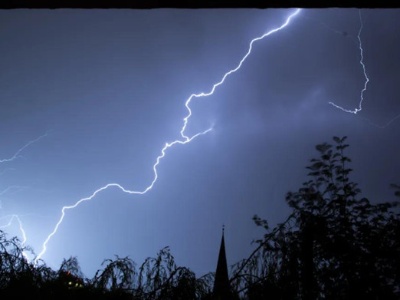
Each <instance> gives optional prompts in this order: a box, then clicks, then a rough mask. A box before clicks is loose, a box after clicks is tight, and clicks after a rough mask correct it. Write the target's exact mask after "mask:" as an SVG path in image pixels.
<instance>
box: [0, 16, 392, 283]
mask: <svg viewBox="0 0 400 300" xmlns="http://www.w3.org/2000/svg"><path fill="white" fill-rule="evenodd" d="M294 11H295V9H289V8H288V9H251V8H248V9H228V8H226V9H195V10H192V9H173V8H170V9H168V8H164V9H161V8H160V9H151V10H139V9H137V10H135V9H105V10H101V9H90V10H85V9H57V10H50V9H41V10H40V9H16V10H2V11H0V53H1V56H0V105H1V106H0V107H1V109H0V161H1V163H0V201H1V202H0V203H1V206H0V207H1V208H0V217H1V219H0V221H1V223H0V226H5V225H7V224H9V226H5V227H2V229H3V230H5V231H6V232H7V233H8V234H9V235H10V236H13V235H16V236H18V237H19V238H20V239H23V235H22V231H21V230H20V228H19V224H18V222H17V219H16V218H14V219H11V217H12V215H18V217H19V219H20V220H21V223H22V224H23V228H24V232H25V233H26V244H27V245H29V246H31V247H33V249H34V251H35V253H36V254H38V253H40V252H41V251H42V250H43V243H44V242H45V240H46V238H47V237H48V236H49V234H50V233H51V232H53V230H54V229H55V226H56V224H57V222H59V220H60V217H61V213H62V208H63V206H71V205H74V204H76V203H77V202H78V201H79V200H80V199H83V198H85V197H89V196H91V195H92V194H93V193H94V192H95V191H96V190H98V189H99V188H101V187H104V186H106V185H107V184H108V183H117V184H119V185H121V186H123V187H124V188H126V189H129V190H134V191H143V190H144V189H146V187H148V186H149V185H150V184H151V182H152V181H153V179H154V172H153V165H154V164H155V163H156V159H157V157H158V156H159V155H161V150H162V149H163V147H164V146H165V143H167V142H173V141H174V140H177V139H181V140H182V137H181V136H180V131H181V128H182V126H183V124H184V121H183V118H184V117H185V116H187V115H188V110H187V109H186V107H185V102H186V100H187V99H188V98H189V97H190V95H191V94H193V93H201V92H205V93H208V92H210V90H211V89H212V86H213V84H215V83H217V82H219V81H220V80H221V79H222V78H223V76H224V74H225V73H226V72H228V71H230V70H232V69H235V68H236V67H237V66H238V64H239V62H240V61H241V59H242V58H243V57H244V56H245V55H246V53H247V52H248V50H249V45H250V42H251V40H252V39H254V38H256V37H259V36H262V35H263V34H264V33H267V32H269V31H270V30H272V29H274V28H278V27H280V26H281V25H282V24H284V22H285V20H286V18H287V17H288V16H289V15H290V14H292V13H293V12H294ZM360 14H361V20H362V22H360ZM361 25H362V30H361V34H360V35H359V32H360V26H361ZM399 27H400V10H398V9H362V10H361V11H359V10H358V9H355V8H324V9H303V10H302V11H301V12H300V13H299V14H298V15H296V16H295V17H293V18H292V20H291V23H290V24H288V26H287V27H285V28H284V29H283V30H281V31H279V32H276V33H274V34H271V35H270V36H268V37H265V38H264V39H262V40H259V41H257V42H255V43H253V45H252V46H253V47H252V52H251V54H250V55H249V56H248V57H247V59H246V60H245V61H244V62H243V64H242V66H241V68H240V69H239V70H238V71H236V72H235V73H232V74H231V75H230V76H228V77H227V78H226V80H225V81H224V83H223V84H222V85H220V86H218V87H217V89H216V90H215V92H214V94H213V95H211V96H209V97H202V98H193V100H192V101H191V102H190V107H191V110H192V115H191V117H190V118H189V120H188V124H187V127H186V130H185V133H186V134H187V135H188V136H192V135H194V134H196V133H197V132H201V131H204V130H207V129H208V128H210V127H212V128H213V130H212V131H210V132H208V133H207V134H205V135H202V136H199V137H197V138H196V139H194V140H192V141H191V142H190V143H187V144H185V145H179V144H176V145H174V146H173V147H171V148H169V149H168V150H167V151H166V155H165V157H163V158H162V159H161V160H160V163H159V165H158V167H157V173H158V178H157V181H156V182H155V184H154V186H153V188H152V189H151V190H149V191H148V192H147V193H146V194H144V195H138V194H127V193H124V192H122V191H121V190H120V189H118V188H116V187H110V188H107V189H105V190H103V191H101V192H99V193H98V194H97V195H96V196H95V197H93V198H92V199H91V200H90V201H85V202H81V203H80V204H79V205H78V206H77V207H76V208H74V209H70V210H67V211H65V217H64V219H63V221H62V223H61V224H60V226H59V227H58V230H57V232H56V233H55V234H54V235H53V236H52V237H51V238H50V239H49V240H48V243H47V250H46V251H45V253H44V254H43V255H42V256H41V258H42V259H43V260H44V261H45V262H46V264H48V265H49V266H50V267H52V268H55V269H56V268H58V267H59V265H60V264H61V262H62V259H63V258H68V257H70V256H76V257H77V258H78V261H79V263H80V265H81V267H82V271H83V273H84V274H85V276H87V277H92V276H93V275H94V273H95V271H96V270H98V269H100V268H101V263H102V262H103V260H104V259H106V258H114V257H115V255H118V256H120V257H124V256H129V257H131V258H132V259H133V260H134V261H136V262H137V263H138V264H140V263H142V262H143V261H144V259H145V258H146V257H148V256H154V255H155V254H156V253H157V252H158V251H159V250H160V249H161V248H163V247H165V246H170V248H171V252H172V254H173V255H174V256H175V259H176V262H177V263H178V264H179V265H182V266H186V267H189V268H191V269H192V270H193V271H194V272H195V273H196V275H198V276H201V275H203V274H205V273H207V272H210V271H215V267H216V261H217V256H218V250H219V241H220V238H221V227H222V225H223V224H225V228H226V230H225V243H226V250H227V259H228V264H229V265H231V264H233V263H235V262H237V261H239V260H240V259H243V258H245V257H247V256H248V255H249V254H250V253H251V251H252V249H253V245H251V242H252V240H253V239H257V238H260V237H261V235H262V234H263V232H262V231H261V230H260V229H258V228H257V227H256V226H255V225H254V223H253V221H252V216H253V215H254V214H258V215H259V216H261V217H262V218H265V219H267V220H268V221H269V222H270V224H271V225H274V224H275V223H276V222H279V221H283V220H284V219H285V217H286V216H287V214H288V213H289V209H288V207H287V205H286V203H285V200H284V199H285V195H286V193H287V192H288V191H294V190H296V189H298V188H299V187H300V186H301V184H302V183H303V182H304V181H306V179H307V177H306V174H307V170H306V169H305V167H306V165H307V164H308V161H309V159H311V158H312V157H315V156H316V155H317V152H316V151H315V150H314V146H315V145H316V144H317V143H321V142H325V141H326V142H330V141H331V139H332V137H333V136H348V143H349V144H350V148H349V150H348V155H349V156H350V158H351V159H352V163H351V165H350V166H351V167H352V168H353V169H354V172H353V177H352V179H353V180H354V181H355V182H357V183H358V184H359V187H360V188H361V190H362V195H363V196H365V197H367V198H369V199H370V200H371V201H373V202H378V201H391V200H393V199H394V197H393V191H392V190H391V189H390V188H389V185H390V183H400V178H399V173H398V170H399V169H400V161H399V159H398V153H399V152H400V143H399V133H400V117H399V118H397V119H395V118H396V117H397V116H399V115H400V101H399V96H400V85H399V76H400V58H399V56H398V53H399V52H400V32H399V30H398V28H399ZM358 35H359V36H360V39H361V42H362V52H361V49H360V43H359V40H358ZM361 54H362V55H363V56H362V57H361ZM361 58H362V60H361ZM360 62H363V64H364V66H365V71H366V74H367V78H368V80H369V81H368V83H367V85H366V87H367V89H366V90H365V91H364V92H363V93H361V92H362V90H363V88H364V86H365V83H366V77H365V75H364V69H363V66H362V63H360ZM362 97H363V98H362ZM362 99H363V102H362V110H361V111H359V112H358V113H357V114H352V113H346V112H344V111H342V110H340V109H337V108H335V107H334V106H332V105H330V104H329V102H330V101H332V102H334V103H336V104H337V105H339V106H342V107H344V108H345V109H349V110H353V109H355V108H358V107H359V105H360V101H361V100H362ZM43 135H44V136H43ZM42 136H43V137H42ZM36 139H38V140H36ZM34 140H36V141H34ZM31 141H34V142H32V143H30V142H31ZM27 144H28V146H26V147H25V148H23V147H24V146H25V145H27ZM21 148H23V149H22V150H21V151H19V150H20V149H21ZM18 151H19V152H18ZM15 154H17V155H15ZM14 155H15V157H14ZM10 221H11V222H10Z"/></svg>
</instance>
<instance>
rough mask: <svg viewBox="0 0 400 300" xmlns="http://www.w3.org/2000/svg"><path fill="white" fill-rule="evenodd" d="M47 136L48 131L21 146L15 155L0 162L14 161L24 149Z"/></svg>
mask: <svg viewBox="0 0 400 300" xmlns="http://www.w3.org/2000/svg"><path fill="white" fill-rule="evenodd" d="M45 136H47V132H46V133H45V134H43V135H41V136H39V137H38V138H36V139H34V140H32V141H29V142H28V143H26V144H25V145H24V146H22V147H21V148H19V150H18V151H17V152H15V153H14V155H13V156H11V157H10V158H4V159H0V163H5V162H10V161H13V160H15V159H17V158H18V157H19V154H20V153H21V152H22V151H24V150H25V149H26V148H28V147H29V146H30V145H32V144H33V143H36V142H37V141H39V140H40V139H42V138H44V137H45Z"/></svg>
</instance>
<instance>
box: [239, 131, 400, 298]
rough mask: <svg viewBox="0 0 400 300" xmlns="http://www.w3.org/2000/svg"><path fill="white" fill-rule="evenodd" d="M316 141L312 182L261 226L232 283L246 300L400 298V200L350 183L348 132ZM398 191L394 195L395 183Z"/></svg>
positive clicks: (289, 197)
mask: <svg viewBox="0 0 400 300" xmlns="http://www.w3.org/2000/svg"><path fill="white" fill-rule="evenodd" d="M333 140H334V142H335V145H332V144H328V143H323V144H319V145H317V146H316V150H317V151H318V152H319V155H320V157H319V158H317V159H311V161H310V162H311V164H310V165H309V166H308V167H307V169H308V170H309V173H308V176H309V180H308V181H307V182H305V183H303V186H302V187H301V188H300V189H299V190H298V191H296V192H289V193H287V196H286V202H287V203H288V205H289V206H290V207H291V208H292V210H293V212H292V213H291V214H290V216H289V217H288V219H287V220H286V221H285V222H283V223H282V224H278V225H277V226H276V227H275V228H273V229H272V230H270V229H269V226H268V223H267V221H266V220H262V219H261V218H260V217H258V216H257V215H256V216H254V221H255V223H256V225H257V226H262V227H264V228H265V230H266V231H267V233H266V234H265V235H264V238H263V239H261V240H258V241H256V242H257V243H258V245H259V246H258V247H257V248H256V250H255V251H254V252H253V254H252V255H251V256H250V257H249V258H248V259H247V260H244V261H242V262H239V263H238V264H237V265H236V266H235V270H236V275H235V276H234V278H233V282H234V283H235V284H236V288H237V289H238V290H239V291H246V295H247V297H248V298H250V299H259V298H260V297H264V296H268V297H269V298H270V299H299V298H300V299H322V298H325V299H354V298H357V299H358V298H363V299H399V296H400V263H399V262H400V260H399V257H400V215H399V213H398V210H397V209H396V208H397V207H398V205H399V201H394V202H383V203H378V204H372V203H371V202H370V201H369V200H368V199H366V198H360V197H359V194H360V193H361V191H360V189H359V188H358V187H357V184H356V183H354V182H352V181H350V178H349V174H350V173H351V171H352V170H351V169H350V168H348V167H347V164H348V163H349V162H351V160H350V159H349V158H348V157H347V156H345V155H344V150H345V149H346V148H347V147H348V145H347V144H345V140H346V137H343V138H338V137H334V138H333ZM392 186H393V187H394V188H396V192H395V195H396V196H399V194H400V193H399V186H397V185H392Z"/></svg>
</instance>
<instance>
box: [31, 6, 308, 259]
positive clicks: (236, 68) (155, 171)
mask: <svg viewBox="0 0 400 300" xmlns="http://www.w3.org/2000/svg"><path fill="white" fill-rule="evenodd" d="M300 10H301V9H296V10H295V11H294V12H293V13H292V14H290V15H289V16H288V17H287V18H286V21H285V22H284V23H283V24H282V25H281V26H280V27H278V28H275V29H272V30H270V31H268V32H267V33H265V34H263V35H262V36H259V37H256V38H254V39H252V40H251V41H250V44H249V49H248V51H247V53H246V54H245V55H244V56H243V58H242V59H241V60H240V62H239V64H238V65H237V66H236V67H235V68H234V69H232V70H230V71H228V72H226V73H225V74H224V76H223V77H222V79H221V80H220V81H219V82H217V83H215V84H214V85H213V87H212V88H211V90H210V91H209V92H208V93H204V92H203V93H199V94H192V95H190V97H189V98H188V99H187V100H186V102H185V107H186V109H187V111H188V114H187V115H186V117H184V119H183V126H182V128H181V130H180V135H181V137H182V138H183V140H175V141H173V142H171V143H166V144H165V146H164V147H163V148H162V149H161V155H159V156H158V157H157V159H156V162H155V164H154V165H153V174H154V178H153V180H152V182H151V183H150V185H149V186H148V187H146V188H145V189H144V190H143V191H133V190H128V189H125V188H124V187H122V186H121V185H120V184H118V183H109V184H106V185H105V186H103V187H101V188H99V189H97V190H96V191H95V192H93V194H92V195H90V196H89V197H86V198H82V199H80V200H79V201H77V202H76V203H75V204H73V205H70V206H64V207H63V208H62V210H61V217H60V219H59V220H58V222H57V224H56V226H55V227H54V229H53V231H52V232H51V233H50V234H49V235H48V236H47V238H46V240H45V241H44V243H43V245H42V251H41V252H40V253H39V254H38V256H37V257H36V258H35V259H34V262H35V263H36V262H37V261H38V260H39V259H40V258H41V257H42V256H43V255H44V254H45V253H46V250H47V244H48V242H49V241H50V239H51V238H52V237H53V236H54V235H55V234H56V233H57V231H58V228H59V226H60V225H61V223H62V221H63V220H64V217H65V212H66V211H67V210H69V209H73V208H76V207H77V206H78V205H79V204H81V203H82V202H85V201H90V200H92V199H93V198H94V197H95V196H96V195H97V194H98V193H100V192H101V191H104V190H106V189H108V188H110V187H116V188H119V189H120V190H121V191H123V192H124V193H128V194H139V195H143V194H145V193H147V192H148V191H149V190H151V189H152V188H153V185H154V184H155V183H156V181H157V178H158V174H157V167H158V165H159V164H160V161H161V159H162V158H164V157H165V154H166V151H167V150H168V149H169V148H171V147H172V146H174V145H176V144H180V145H184V144H187V143H189V142H191V141H192V140H193V139H195V138H196V137H198V136H200V135H204V134H206V133H208V132H210V131H211V130H212V128H209V129H207V130H205V131H203V132H200V133H197V134H195V135H193V136H192V137H188V136H187V135H186V134H185V130H186V127H187V125H188V122H189V119H190V117H191V115H192V110H191V108H190V102H191V101H192V100H193V99H194V98H202V97H208V96H210V95H212V94H213V93H214V92H215V90H216V88H217V87H218V86H220V85H222V84H223V83H224V81H225V79H226V78H227V77H228V76H229V75H231V74H233V73H235V72H236V71H238V70H239V69H240V68H241V66H242V64H243V63H244V61H245V60H246V59H247V57H248V56H249V55H250V53H251V51H252V49H253V44H254V43H255V42H257V41H259V40H262V39H264V38H265V37H267V36H269V35H271V34H273V33H275V32H278V31H280V30H282V29H283V28H285V27H286V26H288V25H289V23H290V21H291V20H292V18H293V17H295V16H296V15H297V14H298V13H299V12H300Z"/></svg>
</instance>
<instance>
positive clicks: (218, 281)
mask: <svg viewBox="0 0 400 300" xmlns="http://www.w3.org/2000/svg"><path fill="white" fill-rule="evenodd" d="M224 235H225V226H222V238H221V246H220V248H219V255H218V263H217V269H216V271H215V280H214V288H213V299H215V300H231V299H232V295H231V287H230V284H229V276H228V265H227V263H226V253H225V239H224Z"/></svg>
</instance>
